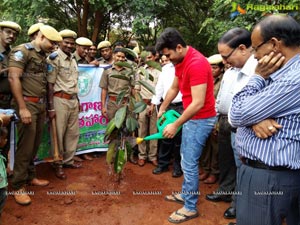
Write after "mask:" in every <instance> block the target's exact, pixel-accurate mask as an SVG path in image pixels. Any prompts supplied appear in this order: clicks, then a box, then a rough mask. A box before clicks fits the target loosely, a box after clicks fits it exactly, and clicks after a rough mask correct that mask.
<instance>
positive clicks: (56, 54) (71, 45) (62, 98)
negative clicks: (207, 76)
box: [0, 21, 182, 205]
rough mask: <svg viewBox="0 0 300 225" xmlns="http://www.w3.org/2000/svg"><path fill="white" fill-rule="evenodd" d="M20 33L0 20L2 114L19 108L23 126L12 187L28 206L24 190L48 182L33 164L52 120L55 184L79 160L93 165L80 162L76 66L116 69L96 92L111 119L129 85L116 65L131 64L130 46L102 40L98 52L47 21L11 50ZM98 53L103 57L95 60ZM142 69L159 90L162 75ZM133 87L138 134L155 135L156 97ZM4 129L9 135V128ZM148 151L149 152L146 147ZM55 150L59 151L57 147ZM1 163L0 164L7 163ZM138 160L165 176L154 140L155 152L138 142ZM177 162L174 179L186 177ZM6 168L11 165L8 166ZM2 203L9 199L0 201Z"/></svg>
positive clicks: (150, 57) (150, 53)
mask: <svg viewBox="0 0 300 225" xmlns="http://www.w3.org/2000/svg"><path fill="white" fill-rule="evenodd" d="M20 32H21V27H20V26H19V25H18V24H17V23H15V22H12V21H2V22H0V109H14V110H15V112H16V115H17V116H18V118H19V120H20V122H18V123H17V132H18V141H17V145H16V146H17V147H16V152H15V158H14V170H13V175H12V179H11V185H12V189H13V195H14V199H15V201H16V202H17V203H18V204H20V205H28V204H30V203H31V198H30V196H29V194H28V192H27V191H26V189H25V187H26V185H27V184H30V185H36V186H47V185H48V184H49V181H48V180H44V179H39V178H37V175H36V170H35V166H34V158H35V156H36V154H37V150H38V148H39V145H40V143H41V139H42V132H43V126H44V121H45V120H46V117H47V116H48V118H49V120H50V121H51V123H50V124H51V129H50V132H51V139H52V141H51V143H56V142H57V144H58V151H59V154H58V156H57V154H53V155H54V156H56V158H55V157H54V163H53V164H52V165H53V168H54V171H55V175H56V177H57V178H59V179H62V180H65V179H66V178H67V175H66V173H65V171H64V168H72V169H76V168H80V167H82V164H81V161H83V160H84V159H87V160H92V158H91V157H90V156H89V155H87V154H84V155H81V156H80V157H78V156H75V152H76V148H77V144H78V139H79V123H78V114H79V112H80V102H79V99H78V85H77V84H78V64H92V65H95V66H99V65H100V64H109V65H111V66H110V68H109V69H106V70H105V71H104V73H103V75H102V77H101V81H100V84H99V87H100V88H101V101H102V114H103V115H104V116H106V117H107V118H109V119H112V118H113V117H114V114H115V112H116V111H117V110H118V109H119V108H120V107H121V106H122V104H121V105H117V104H116V97H117V95H118V93H119V92H120V90H121V89H122V88H124V85H125V86H126V85H127V84H124V80H120V79H116V78H112V77H111V76H110V75H111V74H112V73H122V72H124V71H126V70H127V68H125V67H121V66H118V65H116V64H114V62H118V61H127V62H129V63H130V64H132V63H134V62H132V61H130V60H129V59H127V58H126V55H125V51H124V50H123V48H124V47H125V46H124V45H123V43H121V42H117V43H115V45H114V46H112V45H111V43H110V42H109V41H101V42H100V43H99V44H98V45H97V46H95V45H94V44H93V42H92V41H91V40H89V39H88V38H85V37H77V34H76V32H74V31H72V30H69V29H65V30H62V31H60V32H58V31H57V30H56V29H55V28H53V27H51V26H49V25H45V24H43V23H37V24H34V25H32V26H31V27H30V28H29V29H28V36H29V39H30V41H28V42H27V43H24V44H21V45H19V46H17V47H15V48H11V45H13V44H14V43H15V42H16V40H17V37H18V35H19V33H20ZM113 47H114V48H113ZM74 49H75V51H74ZM97 50H99V52H100V55H101V58H96V53H97ZM133 50H134V51H135V52H136V53H137V54H136V55H137V56H138V54H139V50H138V49H137V48H135V49H133ZM146 51H147V53H148V55H147V56H146V58H145V60H146V61H149V60H152V61H156V58H157V55H156V51H155V48H154V47H149V48H148V49H146ZM145 69H146V70H148V72H149V73H151V74H152V75H153V77H154V78H155V79H154V80H153V81H148V82H151V84H150V85H152V86H156V84H157V82H158V77H159V75H160V71H158V70H157V69H154V68H152V67H150V66H147V65H146V66H145ZM173 70H174V69H173ZM173 73H174V71H173ZM109 79H110V80H109ZM170 84H171V83H170ZM170 84H169V85H170ZM134 88H135V89H136V90H137V91H138V92H139V93H140V94H141V96H142V100H143V101H144V102H145V103H146V104H147V108H146V110H144V112H143V113H140V115H139V118H138V119H139V136H146V135H147V134H148V132H149V130H150V132H151V133H156V119H157V118H156V110H155V109H154V108H153V104H152V103H151V100H152V97H153V96H152V94H151V93H150V92H149V91H148V90H147V89H146V88H144V87H143V86H135V87H134ZM162 94H163V92H162V93H161V95H162ZM164 94H165V93H164ZM125 97H126V96H125ZM180 104H181V100H180ZM177 105H178V104H177ZM181 107H182V104H181ZM3 116H4V115H3ZM7 128H8V130H10V129H11V127H10V125H8V126H7ZM54 138H57V140H54ZM5 139H8V140H9V139H10V132H7V137H6V138H5ZM162 146H164V145H162ZM148 147H150V148H149V149H147V148H148ZM165 147H166V146H165ZM52 148H53V149H54V146H52ZM9 149H10V146H9V143H5V145H3V146H1V154H2V155H3V156H4V158H5V159H7V155H8V151H9ZM177 149H179V148H178V147H177ZM178 151H179V150H178ZM178 155H179V153H178ZM179 157H180V156H179ZM4 158H3V159H2V158H1V160H5V159H4ZM138 158H139V159H138V161H136V160H135V159H134V158H133V157H131V159H130V160H131V162H133V163H135V164H138V165H139V166H144V164H145V163H146V162H147V160H149V161H150V162H151V163H152V164H153V165H154V166H156V167H157V168H158V172H157V171H156V172H153V173H154V174H159V173H160V169H161V166H160V165H158V162H157V141H156V140H153V141H151V143H150V146H146V143H143V144H141V145H140V146H139V156H138ZM167 158H169V157H167ZM167 161H169V159H167ZM177 161H178V160H177ZM3 162H4V161H3ZM167 163H168V162H167ZM177 164H178V165H177ZM177 164H176V165H177V167H176V168H177V169H176V170H175V171H174V173H173V177H179V176H181V175H182V171H181V169H180V165H179V161H178V162H177ZM3 167H6V165H5V163H4V164H3ZM3 169H4V170H5V168H3ZM156 170H157V169H156ZM4 177H5V181H6V182H5V183H4V184H3V185H2V189H1V190H3V193H5V192H6V188H7V178H6V175H5V176H4ZM0 188H1V187H0ZM5 199H6V196H5V195H4V197H3V199H2V201H3V203H4V201H5Z"/></svg>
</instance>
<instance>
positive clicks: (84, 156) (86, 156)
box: [82, 154, 93, 161]
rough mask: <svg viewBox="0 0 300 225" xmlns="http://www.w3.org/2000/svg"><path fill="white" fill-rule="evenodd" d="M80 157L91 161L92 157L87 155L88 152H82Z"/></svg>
mask: <svg viewBox="0 0 300 225" xmlns="http://www.w3.org/2000/svg"><path fill="white" fill-rule="evenodd" d="M82 158H83V159H85V160H89V161H93V158H92V157H91V156H89V155H88V154H83V155H82Z"/></svg>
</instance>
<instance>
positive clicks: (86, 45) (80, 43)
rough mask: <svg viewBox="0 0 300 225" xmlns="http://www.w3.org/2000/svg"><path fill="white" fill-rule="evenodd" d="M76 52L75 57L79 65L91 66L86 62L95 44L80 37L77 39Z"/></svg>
mask: <svg viewBox="0 0 300 225" xmlns="http://www.w3.org/2000/svg"><path fill="white" fill-rule="evenodd" d="M75 42H76V51H75V52H74V56H75V59H76V62H77V64H89V62H88V61H87V60H86V57H87V55H88V53H89V49H90V47H91V46H92V45H93V42H92V41H91V40H90V39H88V38H85V37H80V38H77V39H76V41H75Z"/></svg>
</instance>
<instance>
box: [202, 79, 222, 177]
mask: <svg viewBox="0 0 300 225" xmlns="http://www.w3.org/2000/svg"><path fill="white" fill-rule="evenodd" d="M222 78H223V74H221V75H220V76H218V77H217V78H215V79H214V97H215V99H217V96H218V92H219V89H220V85H221V81H222ZM218 155H219V146H218V140H217V137H215V136H214V135H213V134H210V136H209V137H208V139H207V141H206V145H205V147H204V149H203V153H202V155H201V158H200V166H201V167H202V168H203V170H204V172H205V173H210V174H213V175H218V174H219V160H218Z"/></svg>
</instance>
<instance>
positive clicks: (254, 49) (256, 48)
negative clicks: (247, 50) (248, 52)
mask: <svg viewBox="0 0 300 225" xmlns="http://www.w3.org/2000/svg"><path fill="white" fill-rule="evenodd" d="M268 41H269V40H266V41H263V42H262V43H260V44H259V45H257V46H256V47H253V46H252V51H253V52H257V51H258V49H259V48H260V47H261V46H263V45H264V44H266V43H267V42H268Z"/></svg>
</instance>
